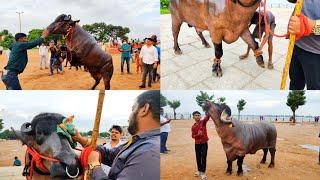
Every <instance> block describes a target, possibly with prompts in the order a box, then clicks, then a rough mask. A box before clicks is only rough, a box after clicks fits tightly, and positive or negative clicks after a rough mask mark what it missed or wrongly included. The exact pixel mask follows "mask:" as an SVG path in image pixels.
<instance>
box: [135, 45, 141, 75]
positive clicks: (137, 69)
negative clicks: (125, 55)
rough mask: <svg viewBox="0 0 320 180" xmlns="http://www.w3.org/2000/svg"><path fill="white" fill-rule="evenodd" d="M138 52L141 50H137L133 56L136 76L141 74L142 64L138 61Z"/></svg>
mask: <svg viewBox="0 0 320 180" xmlns="http://www.w3.org/2000/svg"><path fill="white" fill-rule="evenodd" d="M140 51H141V48H138V49H137V50H136V52H135V54H134V62H135V63H136V72H137V74H138V73H139V72H140V73H141V72H142V66H141V64H142V62H141V61H140V58H139V55H140Z"/></svg>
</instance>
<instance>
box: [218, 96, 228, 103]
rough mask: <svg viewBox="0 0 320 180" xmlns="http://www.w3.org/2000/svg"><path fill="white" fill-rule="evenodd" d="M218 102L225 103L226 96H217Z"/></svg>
mask: <svg viewBox="0 0 320 180" xmlns="http://www.w3.org/2000/svg"><path fill="white" fill-rule="evenodd" d="M218 103H219V104H226V98H225V97H220V98H218Z"/></svg>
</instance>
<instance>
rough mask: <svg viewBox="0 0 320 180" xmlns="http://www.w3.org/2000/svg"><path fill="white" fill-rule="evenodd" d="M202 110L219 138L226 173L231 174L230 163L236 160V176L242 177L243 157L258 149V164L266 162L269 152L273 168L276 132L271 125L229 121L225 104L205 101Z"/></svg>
mask: <svg viewBox="0 0 320 180" xmlns="http://www.w3.org/2000/svg"><path fill="white" fill-rule="evenodd" d="M203 109H204V110H205V111H206V112H207V113H209V115H210V117H211V119H212V120H213V122H214V124H215V126H216V130H217V133H218V135H219V136H220V138H221V142H222V145H223V149H224V151H225V153H226V156H227V163H228V168H227V172H226V173H228V174H231V173H232V161H234V160H236V159H237V160H238V161H237V165H238V171H237V174H238V175H242V174H243V170H242V163H243V159H244V157H245V155H246V154H255V153H256V152H257V151H258V150H260V149H262V150H263V152H264V155H263V158H262V160H261V162H260V163H262V164H264V163H265V162H266V159H267V153H268V151H269V152H270V155H271V162H270V164H269V167H270V168H272V167H274V158H275V153H276V142H277V130H276V127H275V126H274V125H273V124H268V123H256V124H244V123H241V122H239V121H237V120H231V118H230V116H231V109H230V108H229V106H227V105H225V104H214V103H211V102H208V101H207V102H205V103H204V105H203Z"/></svg>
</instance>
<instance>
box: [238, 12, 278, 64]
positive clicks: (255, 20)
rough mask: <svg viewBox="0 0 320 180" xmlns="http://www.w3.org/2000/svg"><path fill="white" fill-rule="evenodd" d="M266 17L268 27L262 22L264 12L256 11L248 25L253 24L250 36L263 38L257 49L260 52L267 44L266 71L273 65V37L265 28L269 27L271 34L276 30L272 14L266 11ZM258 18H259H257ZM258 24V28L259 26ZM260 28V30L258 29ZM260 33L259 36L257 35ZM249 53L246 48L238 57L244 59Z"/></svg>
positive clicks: (248, 49)
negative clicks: (267, 59)
mask: <svg viewBox="0 0 320 180" xmlns="http://www.w3.org/2000/svg"><path fill="white" fill-rule="evenodd" d="M266 16H267V22H268V25H266V24H265V22H264V19H263V17H264V11H257V12H255V13H254V15H253V17H252V19H251V22H250V25H249V27H250V26H251V25H252V24H255V25H256V26H255V28H254V30H253V33H252V36H253V37H254V38H259V37H263V40H262V42H261V45H260V47H259V50H260V52H262V49H263V47H264V45H265V44H266V43H267V42H268V55H269V61H268V69H273V63H272V54H273V42H272V39H273V36H272V35H271V34H270V32H269V31H268V29H267V26H269V27H270V30H271V31H272V32H274V30H275V28H276V23H275V17H274V15H273V14H272V12H270V11H267V12H266ZM259 17H260V18H259ZM259 24H260V26H259ZM259 27H260V29H259ZM259 31H260V34H259ZM249 52H250V48H249V46H248V48H247V52H246V54H244V55H242V56H240V59H245V58H247V57H248V56H249Z"/></svg>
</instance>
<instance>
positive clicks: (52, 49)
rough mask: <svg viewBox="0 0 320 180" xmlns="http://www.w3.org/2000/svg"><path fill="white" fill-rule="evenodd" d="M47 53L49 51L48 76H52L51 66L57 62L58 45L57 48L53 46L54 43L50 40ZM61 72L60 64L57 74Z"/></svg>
mask: <svg viewBox="0 0 320 180" xmlns="http://www.w3.org/2000/svg"><path fill="white" fill-rule="evenodd" d="M48 51H50V53H51V56H50V76H52V75H53V68H54V67H53V66H54V64H55V63H56V61H58V52H59V48H58V44H57V46H56V45H55V43H54V41H53V40H52V41H51V42H50V44H49V49H48ZM59 72H62V64H60V66H59V68H58V69H57V73H59Z"/></svg>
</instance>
